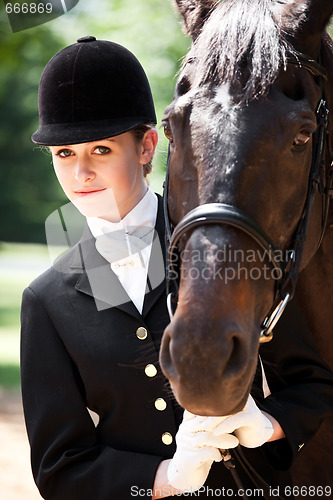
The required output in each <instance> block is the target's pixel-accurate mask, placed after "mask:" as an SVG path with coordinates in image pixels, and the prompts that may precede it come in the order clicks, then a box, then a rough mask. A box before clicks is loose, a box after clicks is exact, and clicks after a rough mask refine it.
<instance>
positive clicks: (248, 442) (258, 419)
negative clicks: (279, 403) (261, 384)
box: [213, 395, 273, 448]
mask: <svg viewBox="0 0 333 500" xmlns="http://www.w3.org/2000/svg"><path fill="white" fill-rule="evenodd" d="M226 433H227V434H229V433H233V434H235V436H237V438H238V440H239V444H241V445H242V446H245V447H246V448H257V447H258V446H261V445H262V444H264V443H266V441H267V440H268V439H269V438H270V437H271V436H272V434H273V425H272V423H271V421H270V420H269V419H268V418H267V417H266V416H265V415H264V414H263V413H262V412H261V411H260V410H259V408H258V407H257V405H256V404H255V402H254V400H253V398H252V396H251V395H250V396H249V398H248V400H247V403H246V405H245V406H244V408H243V410H241V411H240V412H238V413H235V415H231V416H230V417H227V418H226V419H225V420H224V422H222V423H221V424H220V425H218V426H217V427H215V429H214V431H213V434H215V435H216V436H218V435H219V434H222V435H225V434H226Z"/></svg>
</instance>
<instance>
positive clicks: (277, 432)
mask: <svg viewBox="0 0 333 500" xmlns="http://www.w3.org/2000/svg"><path fill="white" fill-rule="evenodd" d="M39 116H40V127H39V129H38V130H37V131H36V132H35V133H34V134H33V136H32V139H33V141H34V142H35V143H36V144H41V145H45V146H49V148H50V150H51V152H52V158H53V165H54V169H55V172H56V175H57V177H58V180H59V182H60V184H61V186H62V188H63V190H64V192H65V193H66V195H67V197H68V198H69V200H70V201H71V202H72V203H73V205H75V206H76V207H77V208H78V209H79V210H80V212H81V213H82V214H83V215H84V216H86V218H87V225H86V227H85V230H84V233H83V236H82V238H81V239H80V241H79V243H78V244H77V245H75V246H74V247H73V248H72V249H71V250H69V251H68V252H67V253H66V254H65V255H64V256H62V257H61V258H60V259H59V260H58V261H57V262H55V264H54V265H53V267H52V268H50V269H49V270H48V271H46V272H45V273H44V274H42V275H41V276H40V277H39V278H37V279H36V280H35V281H34V282H33V283H32V284H31V285H30V287H28V288H27V289H26V290H25V292H24V295H23V303H22V392H23V403H24V412H25V419H26V425H27V430H28V436H29V441H30V445H31V461H32V470H33V475H34V478H35V481H36V484H37V486H38V488H39V490H40V493H41V495H42V496H43V498H45V499H47V500H92V499H96V500H110V499H116V500H118V499H119V500H120V499H124V500H128V499H130V498H131V497H135V496H139V497H140V498H146V499H148V498H149V499H151V498H153V499H154V498H163V497H167V496H171V495H175V494H177V495H180V494H181V492H184V493H186V495H187V496H188V491H192V492H195V493H193V496H195V497H197V496H200V498H208V497H212V493H211V492H212V491H215V495H216V496H223V495H224V494H223V490H225V491H226V490H227V489H230V491H232V492H235V494H236V493H237V491H238V490H237V485H236V483H235V481H234V478H233V475H232V474H231V473H230V471H228V470H227V468H225V467H224V466H223V464H222V463H214V462H221V461H222V455H221V452H220V451H219V449H225V448H233V447H236V446H238V444H240V445H242V452H241V454H240V455H239V458H238V459H237V463H236V470H237V471H238V475H239V476H240V477H241V484H242V486H243V487H246V488H252V489H253V488H256V487H257V486H258V485H259V486H260V487H262V495H261V496H263V495H265V497H266V498H269V496H270V491H269V490H270V489H271V488H274V487H277V486H280V487H281V486H282V485H288V484H290V483H289V481H290V478H289V474H288V473H286V472H283V471H279V469H283V468H288V466H289V465H290V463H291V461H292V459H293V458H294V456H295V455H296V454H297V450H298V448H299V447H300V449H301V446H300V445H301V444H302V443H303V442H304V441H305V440H308V439H309V438H310V437H311V435H312V434H313V433H314V432H315V431H316V430H317V428H318V426H319V425H320V423H321V421H322V420H323V418H324V416H325V415H327V414H329V413H330V412H331V411H332V406H333V404H332V399H333V398H332V390H331V389H329V387H331V386H332V377H331V375H330V374H329V373H328V372H327V371H326V368H325V367H323V365H322V363H321V361H320V360H318V358H317V357H316V355H315V354H312V352H311V357H310V358H311V370H310V371H309V370H307V371H303V373H302V374H301V375H300V376H297V375H296V374H295V373H294V371H292V370H291V369H288V366H289V365H288V364H286V367H285V369H284V373H283V374H280V373H279V374H276V373H274V370H272V377H271V380H270V382H271V383H273V385H274V387H275V390H276V392H277V393H278V392H279V391H281V394H282V396H280V399H279V397H277V396H271V397H267V398H266V399H264V397H263V393H262V381H261V373H262V372H261V369H258V373H257V374H256V379H255V382H254V386H253V395H254V394H256V401H257V404H258V406H259V407H260V409H259V407H258V406H257V404H256V403H255V402H254V400H253V399H252V397H251V396H250V397H249V400H248V403H247V405H246V407H245V408H244V410H243V411H242V412H240V413H238V414H236V415H233V416H229V417H207V418H204V417H198V416H194V415H191V414H189V413H187V412H186V413H185V416H184V419H183V411H182V409H181V408H180V407H179V406H178V405H177V403H176V402H175V401H174V399H173V398H172V397H171V394H170V391H169V389H168V387H167V384H166V380H165V379H164V377H163V374H162V373H161V371H160V368H159V364H158V351H159V344H160V340H161V337H162V333H163V330H164V328H165V327H166V325H167V323H168V320H169V318H168V313H167V308H166V297H165V280H164V274H165V273H164V222H163V221H164V218H163V208H162V203H161V198H160V197H159V196H157V195H155V194H154V193H153V192H152V191H151V190H150V188H149V187H148V186H147V183H146V176H147V174H148V173H149V172H150V170H151V160H152V157H153V154H154V151H155V147H156V143H157V133H156V130H155V129H154V128H153V127H154V124H155V123H156V117H155V112H154V106H153V100H152V96H151V91H150V88H149V84H148V81H147V78H146V75H145V73H144V71H143V69H142V67H141V65H140V63H139V62H138V60H137V59H136V58H135V57H134V56H133V54H131V53H130V52H129V51H128V50H127V49H125V48H124V47H122V46H120V45H117V44H115V43H112V42H108V41H100V40H96V39H95V38H94V37H91V36H88V37H83V38H81V39H79V40H78V41H77V43H75V44H73V45H70V46H69V47H66V48H65V49H63V50H61V51H60V52H59V53H57V54H56V55H55V56H54V57H53V58H52V59H51V60H50V61H49V63H48V64H47V66H46V68H45V70H44V72H43V75H42V79H41V83H40V88H39ZM65 223H67V226H68V225H69V224H70V221H66V220H65ZM285 317H286V316H285ZM281 324H282V323H281ZM294 327H295V330H297V328H298V330H299V333H301V334H302V335H303V337H304V335H305V334H304V327H303V326H302V325H300V326H298V325H297V324H296V325H294ZM285 330H288V329H287V328H286V327H285ZM305 330H306V329H305ZM305 333H306V332H305ZM276 337H277V338H278V339H280V340H279V342H281V344H282V345H283V334H282V332H281V333H280V334H278V335H277V336H276ZM290 337H291V339H290ZM290 337H289V341H288V346H289V351H288V352H289V353H290V355H292V356H293V357H294V359H300V363H301V362H303V364H304V363H305V362H304V359H306V358H307V361H306V363H307V366H308V364H309V363H310V361H309V359H310V358H309V355H308V351H306V352H307V354H306V355H304V357H303V358H302V356H303V353H302V348H301V347H300V346H299V344H298V343H297V340H296V341H295V340H294V339H295V338H296V335H295V333H294V335H293V336H290ZM275 348H276V346H275ZM306 349H307V348H306ZM281 353H284V355H285V356H287V354H286V353H285V349H283V348H279V346H278V347H277V351H276V350H275V352H274V353H273V354H272V353H270V352H269V350H268V351H267V353H266V358H265V360H266V361H269V360H270V358H271V357H272V358H273V361H274V362H275V363H276V360H277V359H278V357H279V355H281ZM274 356H275V358H274ZM259 368H260V367H259ZM291 372H292V373H291ZM300 377H302V380H301V381H300ZM308 379H309V380H310V381H314V380H315V384H312V385H311V390H310V391H308V392H309V393H308V392H307V400H306V402H304V401H303V403H302V405H301V406H300V405H298V406H297V405H296V404H295V405H294V407H293V406H292V405H291V404H290V401H294V399H296V400H297V397H298V396H297V394H298V393H299V385H300V384H301V385H302V384H303V387H306V384H307V383H308V382H309V380H308ZM308 387H310V386H309V385H308ZM318 394H320V395H321V397H320V398H319V399H318ZM266 395H267V394H266ZM303 399H304V398H303ZM281 401H282V402H283V401H285V405H286V406H285V408H287V411H288V412H289V413H290V415H289V416H288V426H286V427H285V428H283V429H282V427H281V426H280V424H279V423H278V419H279V418H278V417H279V415H280V416H281V410H280V406H281V404H280V402H281ZM288 401H289V403H288ZM319 401H320V402H319ZM314 402H315V403H314ZM306 408H311V412H309V415H308V416H307V417H306V422H304V416H303V412H304V410H306ZM88 409H89V410H92V411H93V412H95V413H96V414H97V415H98V417H99V421H98V423H97V424H96V425H95V424H94V421H93V420H92V418H91V416H90V413H89V411H88ZM275 417H276V418H275ZM281 418H282V416H281ZM182 419H183V420H182ZM283 420H284V422H285V421H286V418H285V417H284V418H283ZM181 422H182V423H181ZM180 424H181V426H180V428H179V425H180ZM287 427H288V429H287ZM178 428H179V431H178ZM285 436H287V437H285ZM264 443H267V444H264ZM176 444H177V448H176ZM262 445H263V446H262ZM249 462H250V463H251V464H252V466H254V468H255V469H256V470H259V471H261V473H263V472H264V481H261V479H260V476H259V478H258V477H257V476H256V475H255V474H254V473H253V472H251V473H250V474H249V473H248V466H247V465H246V464H248V463H249ZM244 464H245V465H244ZM239 484H240V483H238V487H239ZM177 488H178V489H179V490H177ZM197 490H199V492H198V491H197ZM229 496H230V495H229ZM257 496H260V495H259V494H257ZM281 496H283V494H282V493H281ZM288 497H289V498H290V497H291V495H290V494H289V495H288Z"/></svg>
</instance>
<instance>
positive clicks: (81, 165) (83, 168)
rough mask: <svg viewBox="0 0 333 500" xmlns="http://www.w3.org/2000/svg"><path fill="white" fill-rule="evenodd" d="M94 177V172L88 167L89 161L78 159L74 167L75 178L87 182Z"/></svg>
mask: <svg viewBox="0 0 333 500" xmlns="http://www.w3.org/2000/svg"><path fill="white" fill-rule="evenodd" d="M95 177H96V173H95V172H94V170H93V169H92V168H91V167H90V165H89V162H87V161H79V162H78V163H77V165H76V169H75V179H76V180H78V181H79V182H80V183H84V182H88V181H91V180H93V179H94V178H95Z"/></svg>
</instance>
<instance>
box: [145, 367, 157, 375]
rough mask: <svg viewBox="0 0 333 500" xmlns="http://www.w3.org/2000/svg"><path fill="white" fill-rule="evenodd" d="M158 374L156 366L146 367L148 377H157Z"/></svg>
mask: <svg viewBox="0 0 333 500" xmlns="http://www.w3.org/2000/svg"><path fill="white" fill-rule="evenodd" d="M156 373H157V369H156V366H154V365H147V366H146V368H145V374H146V375H147V377H155V375H156Z"/></svg>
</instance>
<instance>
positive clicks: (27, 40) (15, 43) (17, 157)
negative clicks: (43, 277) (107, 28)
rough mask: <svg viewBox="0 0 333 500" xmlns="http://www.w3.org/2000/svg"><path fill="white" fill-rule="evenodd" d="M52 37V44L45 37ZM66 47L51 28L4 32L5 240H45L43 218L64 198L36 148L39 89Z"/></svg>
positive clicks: (0, 84)
mask: <svg viewBox="0 0 333 500" xmlns="http://www.w3.org/2000/svg"><path fill="white" fill-rule="evenodd" d="M46 40H47V43H45V41H46ZM61 46H62V41H61V40H60V37H58V36H56V35H54V34H53V33H50V31H49V30H48V29H47V28H46V27H44V26H43V27H40V28H34V29H30V30H27V31H22V32H19V33H15V34H12V33H4V32H2V33H1V34H0V51H1V52H0V60H1V72H0V108H1V115H2V118H1V123H0V158H1V182H0V213H1V226H0V239H1V240H2V241H27V242H32V241H34V242H43V241H45V240H44V227H43V224H44V220H45V218H46V217H47V216H48V215H49V213H50V211H52V210H54V209H55V208H56V207H57V206H58V205H59V202H61V201H62V200H63V199H64V198H63V196H62V194H61V190H60V189H59V188H58V186H57V183H56V182H55V181H54V182H52V174H51V175H50V172H52V169H51V165H50V160H49V159H46V158H45V156H44V155H42V154H41V153H40V152H39V151H37V150H36V148H34V146H33V144H32V142H31V140H30V136H31V134H32V132H33V131H34V129H35V128H37V126H38V115H37V108H36V106H37V88H38V83H39V79H40V75H41V72H42V69H43V66H44V63H45V61H47V60H48V59H49V58H50V57H51V56H52V55H53V54H54V52H56V51H57V50H59V48H60V47H61Z"/></svg>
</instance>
